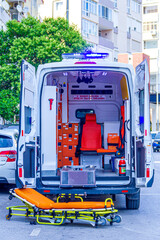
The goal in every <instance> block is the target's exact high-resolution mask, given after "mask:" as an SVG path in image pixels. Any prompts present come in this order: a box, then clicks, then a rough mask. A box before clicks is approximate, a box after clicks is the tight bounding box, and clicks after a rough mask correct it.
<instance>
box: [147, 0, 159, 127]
mask: <svg viewBox="0 0 160 240" xmlns="http://www.w3.org/2000/svg"><path fill="white" fill-rule="evenodd" d="M159 26H160V1H159V0H143V52H144V53H146V54H147V55H149V56H150V93H151V104H150V106H151V107H150V109H151V120H152V130H153V131H156V130H159V119H160V109H159V108H160V107H159V92H160V31H159Z"/></svg>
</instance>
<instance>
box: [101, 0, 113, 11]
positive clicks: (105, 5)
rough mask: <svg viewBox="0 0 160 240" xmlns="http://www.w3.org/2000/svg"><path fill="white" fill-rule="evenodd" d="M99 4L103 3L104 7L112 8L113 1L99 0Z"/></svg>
mask: <svg viewBox="0 0 160 240" xmlns="http://www.w3.org/2000/svg"><path fill="white" fill-rule="evenodd" d="M99 4H101V5H103V6H104V7H107V8H110V9H114V2H113V1H111V0H99Z"/></svg>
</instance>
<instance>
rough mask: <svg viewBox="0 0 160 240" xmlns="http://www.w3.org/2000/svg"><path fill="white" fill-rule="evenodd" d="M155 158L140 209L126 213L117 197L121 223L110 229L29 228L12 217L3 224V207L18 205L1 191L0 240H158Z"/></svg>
mask: <svg viewBox="0 0 160 240" xmlns="http://www.w3.org/2000/svg"><path fill="white" fill-rule="evenodd" d="M154 159H155V181H154V185H153V187H152V188H146V189H142V190H141V205H140V208H139V210H127V209H126V208H125V198H124V195H119V196H117V200H116V202H115V207H116V208H118V209H119V214H120V215H121V216H122V222H121V223H120V224H113V226H109V225H107V226H105V227H99V228H93V227H92V226H91V225H88V224H84V223H81V224H76V223H73V224H65V225H62V226H47V225H30V224H29V221H28V219H26V218H23V217H21V218H20V217H13V218H12V219H11V220H10V221H6V220H5V215H6V214H7V210H6V207H7V206H11V205H17V204H21V202H19V201H18V200H17V199H13V200H12V201H9V200H8V189H0V239H2V240H15V239H20V240H27V239H39V240H48V239H49V240H51V239H53V240H63V239H65V240H66V239H70V240H72V239H83V240H90V239H92V240H97V239H98V240H99V239H105V240H107V239H110V240H117V239H118V240H119V239H120V240H123V239H125V240H146V239H147V240H150V239H152V240H160V153H154Z"/></svg>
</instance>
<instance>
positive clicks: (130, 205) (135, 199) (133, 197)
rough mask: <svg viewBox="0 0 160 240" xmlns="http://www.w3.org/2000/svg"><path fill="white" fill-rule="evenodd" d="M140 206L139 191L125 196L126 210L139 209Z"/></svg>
mask: <svg viewBox="0 0 160 240" xmlns="http://www.w3.org/2000/svg"><path fill="white" fill-rule="evenodd" d="M139 206H140V190H139V191H138V192H137V193H135V194H127V195H126V208H127V209H139Z"/></svg>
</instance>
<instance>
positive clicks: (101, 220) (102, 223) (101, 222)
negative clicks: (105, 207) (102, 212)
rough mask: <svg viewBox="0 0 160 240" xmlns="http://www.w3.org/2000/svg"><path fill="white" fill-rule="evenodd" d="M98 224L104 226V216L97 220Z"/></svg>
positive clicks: (105, 222)
mask: <svg viewBox="0 0 160 240" xmlns="http://www.w3.org/2000/svg"><path fill="white" fill-rule="evenodd" d="M99 224H100V225H102V226H105V225H106V224H107V219H106V218H105V217H101V218H100V221H99Z"/></svg>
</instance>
